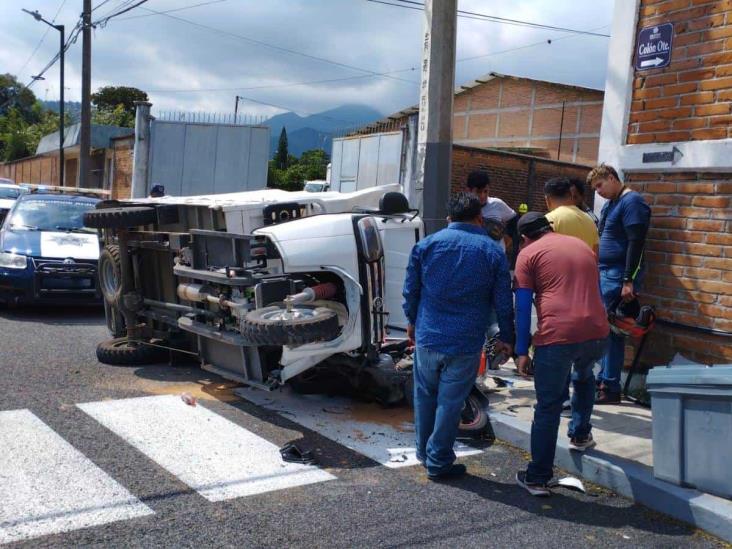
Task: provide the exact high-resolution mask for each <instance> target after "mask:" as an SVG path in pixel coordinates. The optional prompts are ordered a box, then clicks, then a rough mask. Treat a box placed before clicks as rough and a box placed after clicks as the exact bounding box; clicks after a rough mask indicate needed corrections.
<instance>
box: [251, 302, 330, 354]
mask: <svg viewBox="0 0 732 549" xmlns="http://www.w3.org/2000/svg"><path fill="white" fill-rule="evenodd" d="M338 331H339V327H338V314H337V313H336V312H335V311H333V310H332V309H328V308H327V307H314V306H311V305H297V306H295V307H293V309H292V311H288V310H287V309H286V308H285V306H284V304H278V305H272V306H269V307H262V308H261V309H255V310H253V311H250V312H249V313H247V315H246V317H245V318H244V320H243V321H242V324H241V333H242V335H244V336H245V337H247V338H248V339H250V340H251V341H252V343H254V344H255V345H302V344H305V343H313V342H315V341H328V340H330V339H333V338H335V337H336V336H337V335H338Z"/></svg>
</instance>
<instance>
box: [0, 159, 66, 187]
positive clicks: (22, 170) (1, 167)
mask: <svg viewBox="0 0 732 549" xmlns="http://www.w3.org/2000/svg"><path fill="white" fill-rule="evenodd" d="M0 177H7V178H10V179H12V180H13V181H15V182H16V183H45V184H47V185H58V159H57V158H55V157H51V156H31V157H28V158H22V159H20V160H14V161H12V162H3V163H1V164H0Z"/></svg>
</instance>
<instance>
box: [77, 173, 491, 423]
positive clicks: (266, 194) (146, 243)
mask: <svg viewBox="0 0 732 549" xmlns="http://www.w3.org/2000/svg"><path fill="white" fill-rule="evenodd" d="M84 221H85V224H86V226H88V227H93V228H96V229H99V231H100V235H101V239H102V242H103V249H102V252H101V255H100V259H99V284H100V287H101V290H102V293H103V295H104V299H105V309H106V313H107V324H108V327H109V329H110V331H111V332H112V335H113V336H114V339H111V340H109V341H104V342H102V343H100V344H99V346H98V348H97V357H98V358H99V360H100V361H101V362H104V363H109V364H146V363H155V362H161V361H165V360H166V359H167V358H168V357H169V356H170V355H169V353H171V352H174V351H181V352H185V353H193V354H194V355H195V356H196V357H197V358H198V359H199V361H200V364H201V367H203V368H204V369H206V370H209V371H212V372H215V373H217V374H219V375H221V376H223V377H225V378H227V379H231V380H235V381H238V382H241V383H244V384H247V385H250V386H254V387H259V388H263V389H267V390H271V389H274V388H276V387H278V386H280V385H282V384H285V383H287V384H290V385H292V386H293V388H294V389H295V390H299V391H303V392H344V391H345V392H347V393H350V394H352V395H354V396H357V397H360V398H366V399H370V400H376V401H378V402H381V403H382V404H385V405H391V404H395V403H397V402H399V401H401V400H403V399H406V400H407V401H411V397H412V395H411V393H412V390H411V386H412V383H411V361H410V360H409V356H408V352H409V349H408V342H407V340H406V318H405V317H404V314H403V312H402V307H401V301H402V298H401V290H402V284H403V281H404V276H405V268H406V265H407V262H408V259H409V254H410V251H411V249H412V246H413V245H414V243H415V242H416V241H417V240H419V238H421V236H422V235H423V224H422V221H421V219H420V218H419V216H418V212H417V211H416V210H414V209H411V208H410V207H409V204H408V202H407V199H406V198H405V197H404V195H403V194H401V193H400V192H399V187H398V186H397V185H392V186H387V187H378V188H371V189H367V190H364V191H358V192H354V193H336V192H327V193H318V194H317V195H314V194H313V193H308V192H299V193H290V192H285V191H278V190H264V191H252V192H243V193H232V194H222V195H210V196H198V197H163V198H158V199H144V200H137V201H129V202H127V201H125V202H117V201H105V202H101V203H99V205H98V206H97V209H95V210H93V211H90V212H88V213H87V214H86V215H85V220H84ZM461 430H462V432H463V434H471V435H476V436H486V435H490V433H491V431H490V422H489V420H488V416H487V399H486V397H485V396H484V395H482V393H480V391H479V390H478V389H476V390H474V391H473V392H472V393H471V396H470V397H469V399H468V401H467V403H466V407H465V410H464V413H463V423H462V425H461Z"/></svg>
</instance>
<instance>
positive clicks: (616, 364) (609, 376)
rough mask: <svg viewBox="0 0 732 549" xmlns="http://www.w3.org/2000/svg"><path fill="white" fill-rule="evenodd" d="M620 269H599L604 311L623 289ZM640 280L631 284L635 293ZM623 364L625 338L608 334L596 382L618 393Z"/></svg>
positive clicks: (613, 333) (621, 269) (638, 278)
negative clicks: (606, 345)
mask: <svg viewBox="0 0 732 549" xmlns="http://www.w3.org/2000/svg"><path fill="white" fill-rule="evenodd" d="M623 271H624V269H623V268H622V267H607V268H602V269H600V291H601V292H602V301H603V302H604V303H605V309H609V308H610V306H611V305H612V304H613V302H614V301H615V300H617V298H618V297H619V296H620V291H621V290H622V289H623ZM640 278H641V277H637V278H636V281H635V282H634V283H633V287H634V288H635V291H636V293H637V292H638V290H639V287H640ZM624 362H625V338H624V337H623V336H621V335H618V334H616V333H615V332H612V331H611V332H610V337H609V343H608V348H607V354H606V355H605V356H604V357H603V359H602V369H601V370H600V374H599V375H598V376H597V377H598V380H599V381H600V382H601V383H602V384H603V385H605V387H606V388H607V390H608V391H610V392H612V393H619V392H620V372H621V371H622V370H623V363H624Z"/></svg>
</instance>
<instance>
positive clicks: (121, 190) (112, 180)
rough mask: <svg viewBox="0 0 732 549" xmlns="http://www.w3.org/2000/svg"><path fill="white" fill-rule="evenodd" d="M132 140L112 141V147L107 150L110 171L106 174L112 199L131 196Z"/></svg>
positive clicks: (130, 138)
mask: <svg viewBox="0 0 732 549" xmlns="http://www.w3.org/2000/svg"><path fill="white" fill-rule="evenodd" d="M133 146H134V138H132V137H125V138H123V139H112V146H111V147H110V148H109V149H107V158H111V160H112V163H111V167H112V171H111V173H109V174H108V182H109V183H108V184H109V188H110V190H111V191H112V198H114V199H121V198H130V197H131V195H132V148H133Z"/></svg>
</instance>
